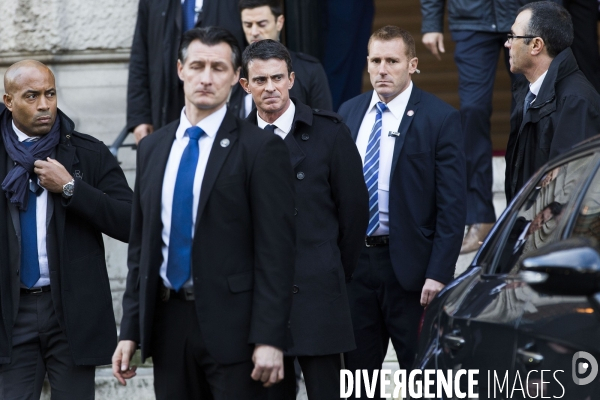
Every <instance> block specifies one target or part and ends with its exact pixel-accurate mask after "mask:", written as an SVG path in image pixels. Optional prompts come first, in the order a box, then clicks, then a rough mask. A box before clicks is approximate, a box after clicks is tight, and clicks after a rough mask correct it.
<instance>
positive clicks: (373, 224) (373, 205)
mask: <svg viewBox="0 0 600 400" xmlns="http://www.w3.org/2000/svg"><path fill="white" fill-rule="evenodd" d="M376 106H377V115H376V116H375V124H374V125H373V129H371V135H370V136H369V143H368V144H367V153H366V154H365V164H364V166H363V175H364V176H365V183H366V184H367V189H368V190H369V225H368V227H367V236H371V235H372V234H373V232H375V231H376V230H377V228H379V195H378V190H379V185H378V183H379V142H380V139H381V118H382V114H383V112H384V111H385V110H387V106H386V105H385V103H383V102H381V101H380V102H378V103H377V104H376Z"/></svg>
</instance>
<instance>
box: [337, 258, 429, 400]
mask: <svg viewBox="0 0 600 400" xmlns="http://www.w3.org/2000/svg"><path fill="white" fill-rule="evenodd" d="M348 297H349V299H350V310H351V312H352V324H353V326H354V338H355V340H356V350H353V351H351V352H349V353H346V355H345V361H346V363H345V364H346V365H345V367H346V369H349V370H351V371H355V370H357V369H366V370H368V371H369V374H370V375H369V376H373V375H372V373H373V371H374V370H376V369H381V365H382V364H383V361H384V359H385V355H386V352H387V348H388V344H389V341H390V339H391V340H392V345H393V346H394V350H396V355H397V356H398V361H399V363H400V368H402V369H407V370H409V369H410V368H411V366H412V364H413V362H414V360H415V355H416V353H417V341H418V330H419V322H420V320H421V316H422V314H423V307H421V304H420V299H421V292H409V291H406V290H404V289H403V288H402V287H401V286H400V284H399V283H398V279H397V278H396V275H395V274H394V271H393V269H392V262H391V260H390V253H389V248H388V246H381V247H371V248H366V247H365V248H364V250H363V252H362V253H361V255H360V259H359V261H358V266H357V268H356V270H355V271H354V275H353V278H352V281H351V282H350V283H349V284H348ZM378 382H379V380H378ZM379 390H380V389H379V384H378V386H377V390H376V392H375V394H376V395H375V398H379V397H378V396H379V393H380V391H379ZM361 395H362V396H363V397H362V398H365V388H364V385H363V387H362V389H361Z"/></svg>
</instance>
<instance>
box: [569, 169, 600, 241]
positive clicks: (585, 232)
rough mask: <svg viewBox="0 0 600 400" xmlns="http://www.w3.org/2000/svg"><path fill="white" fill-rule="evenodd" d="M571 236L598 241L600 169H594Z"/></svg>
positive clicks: (599, 224)
mask: <svg viewBox="0 0 600 400" xmlns="http://www.w3.org/2000/svg"><path fill="white" fill-rule="evenodd" d="M571 236H584V237H590V238H594V239H596V240H598V241H599V242H600V171H596V174H595V176H594V178H593V179H592V181H591V183H590V186H589V187H588V189H587V191H586V193H585V196H584V198H583V201H582V202H581V207H580V208H579V212H578V213H577V219H576V220H575V223H574V225H573V231H572V232H571Z"/></svg>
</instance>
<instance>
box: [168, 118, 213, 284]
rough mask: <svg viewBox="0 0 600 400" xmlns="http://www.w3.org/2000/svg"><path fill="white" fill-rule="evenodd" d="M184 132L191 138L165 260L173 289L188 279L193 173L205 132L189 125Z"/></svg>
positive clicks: (177, 184) (179, 176)
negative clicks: (166, 260) (200, 142)
mask: <svg viewBox="0 0 600 400" xmlns="http://www.w3.org/2000/svg"><path fill="white" fill-rule="evenodd" d="M185 133H186V134H187V135H188V136H189V138H190V141H189V142H188V145H187V146H186V148H185V150H184V151H183V155H182V156H181V161H180V162H179V169H178V170H177V179H176V180H175V192H174V193H173V208H172V214H171V234H170V236H169V259H168V262H167V279H169V282H170V283H171V286H173V289H175V290H179V289H181V287H182V286H183V284H184V283H185V282H187V280H188V279H189V278H190V271H191V267H192V230H193V229H194V227H193V206H194V191H193V188H194V176H195V175H196V166H197V165H198V158H199V157H200V147H199V144H198V140H199V139H200V136H202V134H203V133H204V132H203V131H202V129H200V128H199V127H197V126H192V127H191V128H188V129H187V130H186V131H185Z"/></svg>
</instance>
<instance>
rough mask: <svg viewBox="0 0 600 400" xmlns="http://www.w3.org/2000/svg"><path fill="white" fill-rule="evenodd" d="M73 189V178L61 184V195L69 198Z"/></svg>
mask: <svg viewBox="0 0 600 400" xmlns="http://www.w3.org/2000/svg"><path fill="white" fill-rule="evenodd" d="M74 190H75V179H71V180H70V181H69V182H67V183H65V184H64V185H63V192H62V195H63V197H66V198H69V197H71V196H73V191H74Z"/></svg>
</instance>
